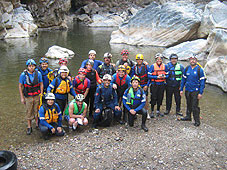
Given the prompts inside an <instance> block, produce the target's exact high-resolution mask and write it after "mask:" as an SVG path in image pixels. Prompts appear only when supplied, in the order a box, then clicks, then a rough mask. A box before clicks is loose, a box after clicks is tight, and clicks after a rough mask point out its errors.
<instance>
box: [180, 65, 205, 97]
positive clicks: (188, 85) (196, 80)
mask: <svg viewBox="0 0 227 170" xmlns="http://www.w3.org/2000/svg"><path fill="white" fill-rule="evenodd" d="M199 67H200V66H198V65H197V66H196V67H195V68H194V69H192V67H191V66H189V68H188V70H187V73H186V68H187V67H186V68H185V69H184V73H183V77H182V80H181V88H180V91H183V89H184V86H185V90H186V91H189V92H193V91H199V94H203V90H204V88H205V75H204V71H203V69H202V68H200V77H199V76H198V73H197V72H198V68H199Z"/></svg>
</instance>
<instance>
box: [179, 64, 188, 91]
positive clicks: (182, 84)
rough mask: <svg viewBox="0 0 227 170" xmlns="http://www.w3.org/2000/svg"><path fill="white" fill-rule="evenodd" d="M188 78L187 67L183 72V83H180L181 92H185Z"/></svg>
mask: <svg viewBox="0 0 227 170" xmlns="http://www.w3.org/2000/svg"><path fill="white" fill-rule="evenodd" d="M186 79H187V76H186V68H185V69H184V72H183V76H182V80H181V85H180V91H181V94H182V93H183V89H184V85H185V83H186Z"/></svg>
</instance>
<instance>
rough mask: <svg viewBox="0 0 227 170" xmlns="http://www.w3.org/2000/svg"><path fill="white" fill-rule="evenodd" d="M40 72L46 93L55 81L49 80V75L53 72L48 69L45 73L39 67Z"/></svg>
mask: <svg viewBox="0 0 227 170" xmlns="http://www.w3.org/2000/svg"><path fill="white" fill-rule="evenodd" d="M38 70H39V72H40V73H41V74H42V79H43V86H44V91H46V89H47V87H48V85H49V84H50V83H51V81H52V80H53V79H52V80H50V79H49V76H48V75H49V73H50V72H51V69H50V68H47V69H46V70H45V71H44V70H42V68H41V67H38Z"/></svg>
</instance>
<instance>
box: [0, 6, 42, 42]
mask: <svg viewBox="0 0 227 170" xmlns="http://www.w3.org/2000/svg"><path fill="white" fill-rule="evenodd" d="M15 3H16V2H15ZM0 5H1V6H2V7H4V8H2V10H1V13H2V14H1V15H0V19H1V24H0V39H7V38H25V37H31V36H35V35H37V29H38V27H37V25H35V24H34V21H33V18H32V15H31V13H30V12H29V11H28V10H26V9H25V8H24V7H22V6H20V7H17V8H15V9H14V5H15V4H12V3H9V2H5V3H3V2H1V3H0ZM16 5H18V3H16Z"/></svg>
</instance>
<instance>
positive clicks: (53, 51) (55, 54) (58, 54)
mask: <svg viewBox="0 0 227 170" xmlns="http://www.w3.org/2000/svg"><path fill="white" fill-rule="evenodd" d="M74 55H75V53H74V52H73V51H72V50H69V49H67V48H63V47H60V46H57V45H53V46H51V47H50V48H49V49H48V51H47V53H46V54H45V56H46V57H48V58H72V57H74Z"/></svg>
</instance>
